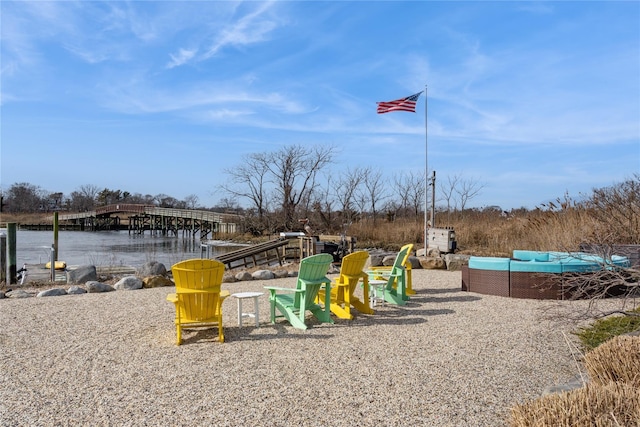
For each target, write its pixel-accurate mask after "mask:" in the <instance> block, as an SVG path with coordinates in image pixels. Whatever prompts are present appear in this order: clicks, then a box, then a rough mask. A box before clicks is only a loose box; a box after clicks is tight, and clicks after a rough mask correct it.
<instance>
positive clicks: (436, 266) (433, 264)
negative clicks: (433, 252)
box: [420, 257, 447, 270]
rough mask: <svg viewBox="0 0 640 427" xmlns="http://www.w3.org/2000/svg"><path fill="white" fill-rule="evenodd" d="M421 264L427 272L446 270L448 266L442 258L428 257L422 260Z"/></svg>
mask: <svg viewBox="0 0 640 427" xmlns="http://www.w3.org/2000/svg"><path fill="white" fill-rule="evenodd" d="M420 264H421V265H422V268H424V269H425V270H444V269H446V268H447V264H446V263H445V262H444V260H443V259H442V258H435V257H426V258H421V259H420Z"/></svg>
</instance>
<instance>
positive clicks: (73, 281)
mask: <svg viewBox="0 0 640 427" xmlns="http://www.w3.org/2000/svg"><path fill="white" fill-rule="evenodd" d="M96 280H98V274H97V273H96V266H95V265H81V266H79V267H78V268H75V269H73V270H69V271H67V283H68V284H70V285H81V284H83V283H87V282H90V281H96Z"/></svg>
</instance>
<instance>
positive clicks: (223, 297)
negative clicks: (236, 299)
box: [220, 289, 231, 301]
mask: <svg viewBox="0 0 640 427" xmlns="http://www.w3.org/2000/svg"><path fill="white" fill-rule="evenodd" d="M229 295H231V294H230V293H229V291H228V290H226V289H225V290H222V291H220V300H221V301H224V299H225V298H227V297H228V296H229Z"/></svg>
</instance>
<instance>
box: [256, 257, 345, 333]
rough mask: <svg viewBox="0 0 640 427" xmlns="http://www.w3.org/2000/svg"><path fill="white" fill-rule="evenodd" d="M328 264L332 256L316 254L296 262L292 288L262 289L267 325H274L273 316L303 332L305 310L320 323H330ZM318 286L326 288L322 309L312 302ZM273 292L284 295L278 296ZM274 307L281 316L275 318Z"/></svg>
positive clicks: (331, 321) (305, 327)
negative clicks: (267, 310)
mask: <svg viewBox="0 0 640 427" xmlns="http://www.w3.org/2000/svg"><path fill="white" fill-rule="evenodd" d="M332 261H333V256H331V255H330V254H318V255H312V256H309V257H306V258H303V259H302V261H300V269H299V271H298V278H297V281H296V288H295V289H294V288H280V287H275V286H265V289H268V290H269V303H270V305H271V323H275V322H276V317H284V318H285V319H287V320H288V321H289V323H291V326H293V327H294V328H298V329H307V325H306V323H305V315H306V312H307V311H310V312H311V313H312V314H313V315H314V316H315V317H316V318H317V319H318V320H320V321H321V322H323V323H333V319H331V312H330V311H329V306H330V299H329V296H330V294H331V280H330V279H329V278H327V271H328V270H329V266H330V265H331V262H332ZM322 285H325V289H326V292H325V306H324V309H323V308H322V307H320V306H319V305H318V304H316V302H315V299H316V296H317V295H318V291H319V290H320V287H322ZM277 291H282V292H287V293H286V294H285V293H280V294H279V293H277ZM276 308H277V309H278V311H279V312H280V313H282V314H281V315H280V316H276Z"/></svg>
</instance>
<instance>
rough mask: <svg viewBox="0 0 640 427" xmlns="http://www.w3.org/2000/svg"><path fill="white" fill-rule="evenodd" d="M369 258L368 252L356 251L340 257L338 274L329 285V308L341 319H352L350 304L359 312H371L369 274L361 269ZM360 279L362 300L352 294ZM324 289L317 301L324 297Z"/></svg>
mask: <svg viewBox="0 0 640 427" xmlns="http://www.w3.org/2000/svg"><path fill="white" fill-rule="evenodd" d="M367 259H369V252H367V251H358V252H354V253H352V254H349V255H347V256H345V257H344V258H342V265H341V266H340V276H339V277H338V278H336V280H335V282H334V283H333V284H332V285H331V305H330V307H329V309H330V310H331V312H332V313H333V314H335V315H336V316H338V317H339V318H341V319H349V320H351V319H353V315H352V314H351V306H353V307H354V308H356V309H357V310H358V311H359V312H360V313H365V314H373V310H372V309H371V306H370V304H369V298H368V295H369V276H368V275H367V273H365V272H364V271H363V269H364V265H365V264H366V263H367ZM360 280H362V282H363V287H364V297H365V298H364V300H365V301H366V302H363V301H360V299H359V298H358V297H357V296H355V295H354V292H355V290H356V288H357V285H358V282H360ZM325 296H326V295H325V291H324V290H322V289H321V290H320V291H319V292H318V296H317V297H316V301H317V302H321V301H323V300H324V299H325Z"/></svg>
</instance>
